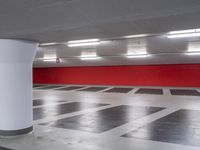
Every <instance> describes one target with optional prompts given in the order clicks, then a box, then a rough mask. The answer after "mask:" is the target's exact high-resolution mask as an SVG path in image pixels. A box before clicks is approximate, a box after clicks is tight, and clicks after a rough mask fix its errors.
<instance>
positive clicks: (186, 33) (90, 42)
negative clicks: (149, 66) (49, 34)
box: [40, 29, 200, 61]
mask: <svg viewBox="0 0 200 150" xmlns="http://www.w3.org/2000/svg"><path fill="white" fill-rule="evenodd" d="M147 36H149V35H148V34H140V35H128V36H123V38H140V37H147ZM199 36H200V29H190V30H180V31H171V32H169V33H168V34H167V38H186V37H199ZM100 43H101V41H100V40H99V39H86V40H76V41H68V42H67V43H42V44H40V46H53V45H57V44H67V46H68V47H84V46H97V45H99V44H100ZM186 54H188V55H196V54H200V53H199V52H198V53H197V52H196V53H191V51H189V52H188V53H186ZM125 56H126V57H127V58H137V57H148V56H151V55H150V54H148V53H147V52H146V51H145V52H142V53H128V54H127V55H125ZM100 58H101V57H100V56H97V55H96V53H95V54H85V55H84V54H83V55H81V57H80V59H81V60H95V59H100ZM56 59H57V58H55V57H54V58H44V61H56Z"/></svg>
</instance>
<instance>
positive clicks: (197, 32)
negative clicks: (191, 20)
mask: <svg viewBox="0 0 200 150" xmlns="http://www.w3.org/2000/svg"><path fill="white" fill-rule="evenodd" d="M198 36H200V29H190V30H180V31H171V32H169V33H168V35H167V37H168V38H185V37H198Z"/></svg>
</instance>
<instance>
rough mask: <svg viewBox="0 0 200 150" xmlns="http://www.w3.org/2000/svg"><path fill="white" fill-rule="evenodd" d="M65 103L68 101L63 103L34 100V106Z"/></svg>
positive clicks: (59, 101)
mask: <svg viewBox="0 0 200 150" xmlns="http://www.w3.org/2000/svg"><path fill="white" fill-rule="evenodd" d="M64 102H67V101H62V100H56V101H52V100H51V101H49V100H43V99H35V100H33V106H40V105H48V104H58V103H64Z"/></svg>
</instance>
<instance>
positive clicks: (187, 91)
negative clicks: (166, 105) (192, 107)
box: [170, 89, 200, 96]
mask: <svg viewBox="0 0 200 150" xmlns="http://www.w3.org/2000/svg"><path fill="white" fill-rule="evenodd" d="M170 92H171V94H172V95H184V96H200V93H199V92H198V91H196V90H190V89H170Z"/></svg>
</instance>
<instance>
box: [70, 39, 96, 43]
mask: <svg viewBox="0 0 200 150" xmlns="http://www.w3.org/2000/svg"><path fill="white" fill-rule="evenodd" d="M89 42H99V39H87V40H76V41H69V42H67V43H68V44H76V43H89Z"/></svg>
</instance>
